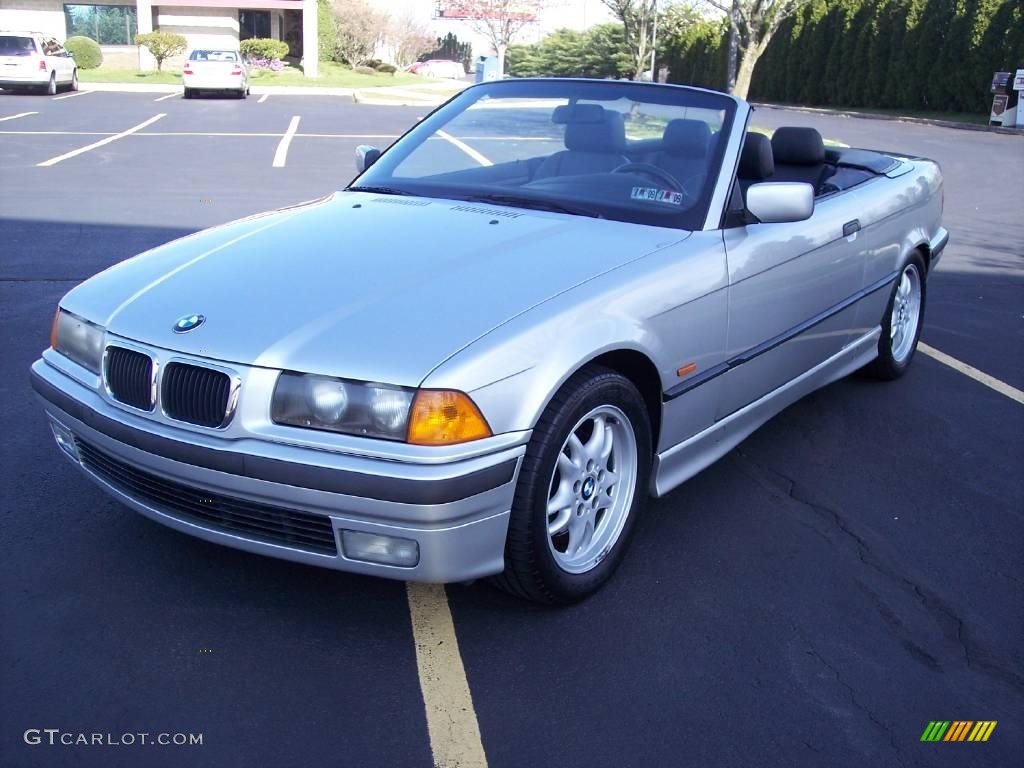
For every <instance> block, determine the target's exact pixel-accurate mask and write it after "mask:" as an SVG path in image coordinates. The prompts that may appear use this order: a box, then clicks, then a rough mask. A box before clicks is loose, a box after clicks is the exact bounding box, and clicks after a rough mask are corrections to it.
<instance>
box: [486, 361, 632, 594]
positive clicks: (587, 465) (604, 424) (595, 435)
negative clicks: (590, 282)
mask: <svg viewBox="0 0 1024 768" xmlns="http://www.w3.org/2000/svg"><path fill="white" fill-rule="evenodd" d="M650 471H651V427H650V418H649V416H648V413H647V409H646V406H645V404H644V400H643V397H642V396H641V395H640V393H639V392H638V391H637V389H636V387H635V386H634V385H633V383H632V382H631V381H629V379H627V378H625V377H624V376H622V375H620V374H618V373H616V372H615V371H612V370H609V369H607V368H604V367H601V366H588V367H586V368H584V369H583V370H581V371H579V372H578V373H577V374H575V375H574V376H572V377H571V378H570V379H569V381H568V382H566V384H565V385H564V386H563V387H562V389H561V390H559V392H558V394H557V395H556V396H555V397H554V398H553V399H552V401H551V403H550V404H549V405H548V407H547V409H546V410H545V411H544V414H543V416H541V418H540V420H539V421H538V423H537V427H536V428H535V429H534V431H533V436H532V438H531V440H530V443H529V445H528V446H527V449H526V456H525V457H524V458H523V465H522V468H521V470H520V473H519V481H518V484H517V486H516V494H515V499H514V501H513V505H512V514H511V518H510V520H509V531H508V538H507V540H506V545H505V571H504V572H503V573H502V574H501V575H500V576H497V577H495V583H496V584H497V585H498V586H499V587H501V588H502V589H505V590H506V591H508V592H511V593H512V594H515V595H518V596H520V597H524V598H527V599H529V600H535V601H538V602H543V603H571V602H575V601H577V600H581V599H583V598H585V597H587V596H589V595H591V594H593V593H594V592H596V591H597V590H598V589H599V588H600V587H601V585H603V584H604V583H605V582H606V581H607V580H608V579H609V578H610V577H611V575H612V573H614V571H615V569H616V568H617V567H618V565H619V563H620V562H621V561H622V559H623V557H624V555H625V552H626V549H627V547H628V545H629V540H630V537H631V535H632V532H633V528H634V526H635V524H636V519H637V516H638V515H639V513H640V510H641V508H642V506H643V503H644V501H645V499H646V497H647V483H648V478H649V476H650Z"/></svg>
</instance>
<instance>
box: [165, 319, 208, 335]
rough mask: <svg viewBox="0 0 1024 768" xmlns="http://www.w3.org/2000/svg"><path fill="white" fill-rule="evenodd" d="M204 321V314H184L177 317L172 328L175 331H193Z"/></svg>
mask: <svg viewBox="0 0 1024 768" xmlns="http://www.w3.org/2000/svg"><path fill="white" fill-rule="evenodd" d="M205 322H206V315H185V316H184V317H179V318H178V320H177V322H176V323H175V324H174V326H173V330H174V332H175V333H188V332H189V331H194V330H195V329H196V328H198V327H199V326H200V325H202V324H203V323H205Z"/></svg>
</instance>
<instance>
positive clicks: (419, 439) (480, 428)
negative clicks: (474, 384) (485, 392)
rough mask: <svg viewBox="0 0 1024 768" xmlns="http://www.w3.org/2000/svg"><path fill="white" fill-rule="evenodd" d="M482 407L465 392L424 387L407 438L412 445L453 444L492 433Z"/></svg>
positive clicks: (411, 419) (414, 406)
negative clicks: (477, 405)
mask: <svg viewBox="0 0 1024 768" xmlns="http://www.w3.org/2000/svg"><path fill="white" fill-rule="evenodd" d="M491 434H492V432H491V428H490V427H489V426H487V422H486V421H485V420H484V417H483V415H482V414H481V413H480V409H479V408H477V407H476V404H475V403H474V402H473V401H472V400H470V399H469V396H468V395H466V394H464V393H462V392H455V391H449V390H441V389H421V390H420V391H419V392H417V393H416V399H415V400H414V401H413V404H412V412H411V413H410V414H409V434H408V437H407V442H409V443H412V444H413V445H454V444H455V443H465V442H468V441H470V440H479V439H480V438H481V437H490V436H491Z"/></svg>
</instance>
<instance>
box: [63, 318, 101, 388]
mask: <svg viewBox="0 0 1024 768" xmlns="http://www.w3.org/2000/svg"><path fill="white" fill-rule="evenodd" d="M50 346H52V347H53V348H54V349H55V350H57V351H58V352H60V353H61V354H62V355H64V356H66V357H69V358H71V359H72V360H74V361H75V362H76V363H78V364H79V365H81V366H84V367H85V368H88V369H89V370H90V371H92V372H93V373H95V374H99V372H100V365H101V363H102V360H103V328H101V327H100V326H98V325H96V324H95V323H90V322H89V321H88V320H83V319H82V318H80V317H78V316H77V315H73V314H71V313H70V312H67V311H66V310H63V309H58V310H57V314H56V316H55V317H54V318H53V330H52V331H51V332H50Z"/></svg>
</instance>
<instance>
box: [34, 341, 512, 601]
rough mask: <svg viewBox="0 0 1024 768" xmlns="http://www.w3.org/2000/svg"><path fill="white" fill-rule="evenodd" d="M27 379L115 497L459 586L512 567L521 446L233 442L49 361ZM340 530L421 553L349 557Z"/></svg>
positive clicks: (300, 558)
mask: <svg viewBox="0 0 1024 768" xmlns="http://www.w3.org/2000/svg"><path fill="white" fill-rule="evenodd" d="M48 354H50V355H53V354H55V353H52V352H51V353H48ZM31 378H32V386H33V389H35V391H36V393H37V394H38V395H39V397H40V399H41V401H42V403H43V406H44V408H45V410H46V412H47V414H48V415H49V417H50V419H51V420H53V421H54V422H56V423H57V424H58V425H60V426H61V427H63V429H64V430H66V431H67V432H69V433H70V434H71V435H73V442H74V444H75V445H76V446H77V447H78V449H79V450H77V451H75V450H70V451H69V450H64V451H62V452H63V453H65V455H67V456H69V458H71V460H72V461H73V462H74V463H76V464H77V465H78V467H79V468H80V469H81V470H82V471H83V472H85V474H86V475H87V476H88V477H89V478H90V479H92V480H93V481H94V482H96V483H97V484H98V485H99V486H100V487H101V488H103V489H104V490H105V491H107V492H108V493H109V494H111V495H112V496H114V497H115V498H117V499H118V500H120V501H122V502H123V503H125V504H126V505H128V506H129V507H131V508H132V509H134V510H136V511H137V512H140V513H142V514H143V515H145V516H146V517H149V518H151V519H153V520H156V521H157V522H159V523H163V524H164V525H167V526H169V527H171V528H174V529H176V530H179V531H182V532H184V533H188V534H190V535H193V536H198V537H200V538H203V539H206V540H207V541H211V542H215V543H218V544H225V545H227V546H231V547H235V548H237V549H243V550H247V551H249V552H255V553H258V554H263V555H269V556H271V557H280V558H284V559H287V560H294V561H297V562H302V563H308V564H310V565H318V566H322V567H326V568H334V569H337V570H342V571H351V572H355V573H362V574H368V575H373V576H383V577H385V578H393V579H401V580H404V581H429V582H452V581H465V580H469V579H475V578H479V577H482V576H487V575H491V574H494V573H499V572H500V571H501V570H502V569H503V568H504V549H505V535H506V532H507V528H508V518H509V513H510V509H511V506H512V497H513V494H514V489H515V482H516V477H517V475H518V470H519V464H520V461H521V457H522V455H523V453H524V451H525V446H524V445H522V444H518V445H512V446H509V445H508V444H507V441H505V443H504V445H502V447H500V448H499V449H497V450H496V451H495V452H493V453H489V454H485V455H478V456H473V457H471V458H459V459H456V460H453V461H448V462H440V463H439V462H437V461H433V462H430V463H418V462H412V461H410V462H403V461H396V460H394V459H393V458H391V459H379V458H372V457H368V456H354V455H348V454H342V453H333V452H329V451H324V450H318V449H314V448H309V447H305V446H297V445H289V444H282V443H279V442H270V441H265V440H258V439H254V438H242V439H238V438H232V439H227V438H226V437H225V436H222V435H211V436H207V435H199V434H197V433H196V432H195V431H192V430H188V429H177V428H174V427H170V426H169V425H167V424H164V423H156V422H152V421H149V420H147V419H145V418H143V417H141V416H138V415H136V414H134V413H129V412H128V411H127V410H124V409H122V408H119V407H117V406H115V405H114V404H112V403H110V402H108V401H107V400H106V399H105V398H103V397H101V396H100V394H99V393H98V392H97V391H96V390H94V389H91V388H89V387H87V386H85V385H83V384H82V383H79V382H78V381H76V380H75V379H74V378H72V377H71V376H69V375H67V374H66V373H65V372H63V371H61V370H59V369H58V368H57V367H55V366H54V365H51V364H50V363H49V362H47V360H46V359H45V357H44V359H40V360H37V361H36V362H35V363H34V364H33V366H32V372H31ZM72 454H74V455H72ZM197 499H199V500H201V501H202V502H204V507H203V508H201V509H200V508H198V507H196V505H195V502H196V500H197ZM186 501H188V503H186ZM190 505H191V506H190ZM189 509H192V510H195V509H199V511H198V512H190V511H189ZM239 521H241V523H240V522H239ZM253 521H256V522H253ZM306 528H309V529H311V530H313V529H315V530H316V531H319V533H318V534H316V535H318V536H319V537H320V538H319V539H317V543H316V544H315V545H311V544H309V543H308V542H309V541H310V540H311V539H309V537H306V536H305V535H299V534H296V535H290V534H289V532H293V533H294V532H295V531H300V529H301V530H305V529H306ZM342 531H355V532H361V533H368V534H374V535H378V536H380V535H382V536H388V537H393V538H397V539H405V540H411V541H415V542H416V544H417V546H418V549H419V560H418V562H417V563H416V564H415V565H414V566H411V567H402V566H396V565H386V564H382V563H373V562H366V561H364V560H356V559H352V558H350V557H347V556H346V554H345V551H344V549H343V547H342V539H341V532H342Z"/></svg>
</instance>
